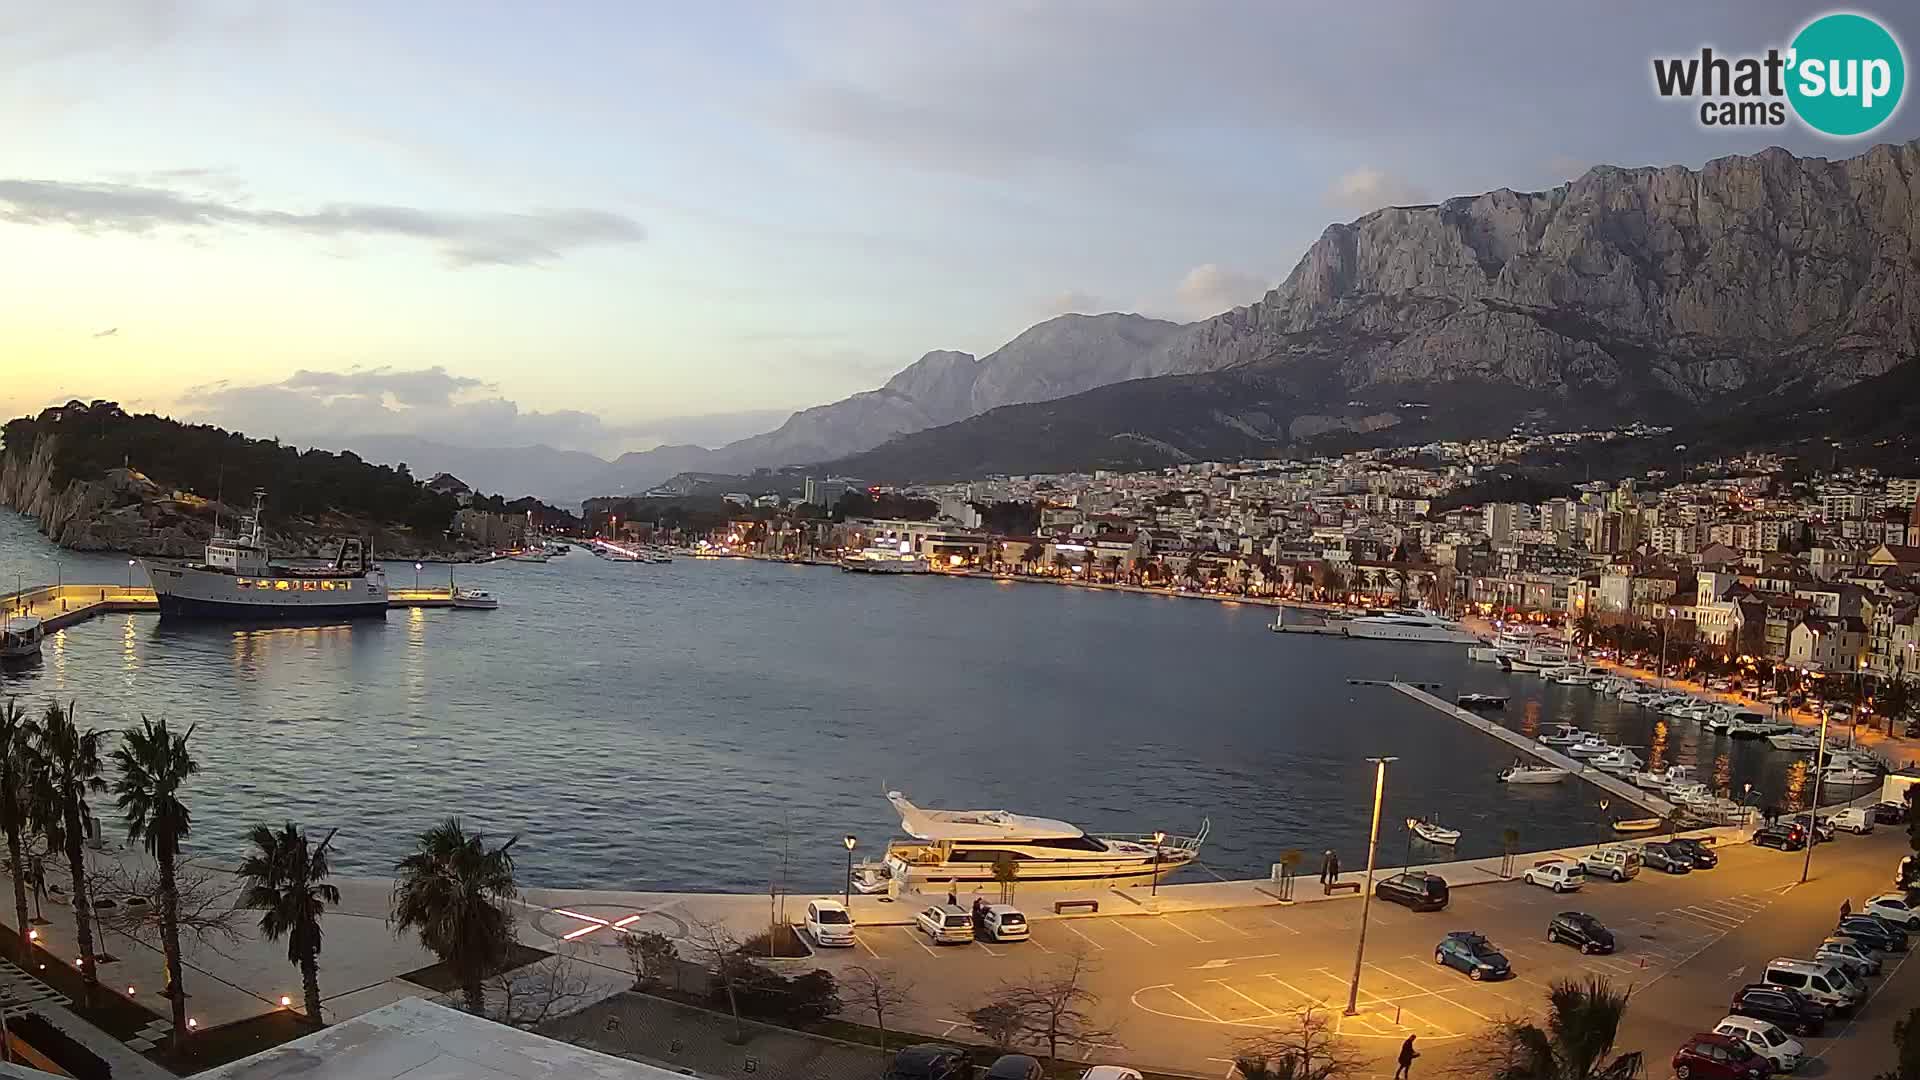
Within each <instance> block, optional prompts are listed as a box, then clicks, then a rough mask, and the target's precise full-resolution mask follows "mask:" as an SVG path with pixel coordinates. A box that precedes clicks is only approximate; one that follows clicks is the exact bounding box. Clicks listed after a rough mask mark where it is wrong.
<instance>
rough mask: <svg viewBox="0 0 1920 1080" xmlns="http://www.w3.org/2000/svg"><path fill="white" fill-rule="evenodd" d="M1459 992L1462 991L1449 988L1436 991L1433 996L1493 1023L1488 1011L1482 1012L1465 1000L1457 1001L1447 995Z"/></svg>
mask: <svg viewBox="0 0 1920 1080" xmlns="http://www.w3.org/2000/svg"><path fill="white" fill-rule="evenodd" d="M1459 992H1460V991H1458V990H1448V991H1445V992H1435V993H1434V995H1433V996H1434V997H1436V998H1439V999H1440V1000H1441V1001H1444V1002H1446V1003H1447V1004H1449V1005H1451V1006H1453V1007H1454V1008H1456V1009H1459V1010H1460V1011H1461V1012H1466V1013H1472V1014H1473V1015H1475V1016H1477V1017H1479V1018H1480V1019H1481V1020H1483V1021H1485V1022H1486V1023H1489V1024H1491V1023H1493V1017H1491V1016H1488V1015H1487V1014H1486V1013H1483V1012H1481V1011H1480V1010H1479V1009H1476V1008H1474V1007H1473V1006H1471V1005H1468V1004H1466V1003H1464V1002H1460V1001H1455V1000H1454V999H1453V998H1450V997H1448V996H1447V994H1457V993H1459Z"/></svg>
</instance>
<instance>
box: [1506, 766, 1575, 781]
mask: <svg viewBox="0 0 1920 1080" xmlns="http://www.w3.org/2000/svg"><path fill="white" fill-rule="evenodd" d="M1570 775H1572V774H1571V773H1569V772H1568V771H1567V770H1565V769H1556V768H1554V767H1553V766H1551V765H1529V764H1527V763H1526V762H1523V761H1516V762H1514V763H1513V764H1512V765H1509V766H1507V767H1506V768H1505V769H1502V770H1501V771H1500V776H1499V780H1500V782H1501V783H1503V784H1557V783H1559V782H1560V781H1562V780H1565V779H1566V778H1567V777H1568V776H1570Z"/></svg>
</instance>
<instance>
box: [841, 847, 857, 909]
mask: <svg viewBox="0 0 1920 1080" xmlns="http://www.w3.org/2000/svg"><path fill="white" fill-rule="evenodd" d="M858 842H859V841H858V840H857V839H856V838H855V837H854V835H853V834H852V833H848V834H847V836H846V839H845V840H842V841H841V843H843V844H845V845H847V891H846V892H845V893H843V894H841V902H842V903H844V904H846V905H847V910H848V911H849V912H851V911H852V910H853V845H854V844H856V843H858Z"/></svg>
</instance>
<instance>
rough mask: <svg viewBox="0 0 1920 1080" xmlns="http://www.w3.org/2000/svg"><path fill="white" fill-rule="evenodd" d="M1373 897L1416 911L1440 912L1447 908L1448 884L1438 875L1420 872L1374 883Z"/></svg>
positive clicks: (1397, 875) (1408, 873) (1412, 872)
mask: <svg viewBox="0 0 1920 1080" xmlns="http://www.w3.org/2000/svg"><path fill="white" fill-rule="evenodd" d="M1373 895H1374V896H1375V897H1377V898H1378V899H1381V900H1389V901H1392V902H1393V903H1396V904H1400V905H1403V906H1405V907H1410V908H1412V909H1413V910H1415V911H1439V910H1440V909H1441V908H1444V907H1446V906H1447V898H1448V897H1447V883H1446V881H1445V880H1443V879H1442V878H1440V877H1439V876H1438V875H1436V874H1423V873H1421V872H1420V871H1418V870H1413V871H1409V872H1407V873H1404V874H1395V875H1393V876H1392V877H1389V878H1381V879H1380V880H1379V881H1377V882H1374V885H1373Z"/></svg>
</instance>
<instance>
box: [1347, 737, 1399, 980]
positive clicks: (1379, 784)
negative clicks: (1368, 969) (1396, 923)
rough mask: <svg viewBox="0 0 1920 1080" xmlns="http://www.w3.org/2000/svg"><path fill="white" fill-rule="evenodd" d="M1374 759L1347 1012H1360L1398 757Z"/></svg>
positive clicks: (1369, 759)
mask: <svg viewBox="0 0 1920 1080" xmlns="http://www.w3.org/2000/svg"><path fill="white" fill-rule="evenodd" d="M1367 760H1368V761H1371V762H1373V764H1374V771H1373V829H1372V831H1371V832H1369V833H1368V834H1367V886H1366V891H1365V892H1363V893H1361V894H1360V941H1359V943H1358V944H1356V945H1355V946H1354V949H1353V981H1352V982H1351V983H1349V984H1348V986H1347V1015H1348V1016H1358V1015H1359V1014H1360V964H1361V962H1362V961H1363V960H1365V959H1366V956H1367V916H1368V914H1369V913H1370V912H1372V910H1373V857H1374V855H1375V853H1376V852H1378V851H1379V849H1380V796H1381V795H1382V794H1383V793H1384V792H1385V791H1386V789H1387V762H1389V761H1398V760H1400V759H1399V758H1395V757H1376V758H1368V759H1367Z"/></svg>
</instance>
